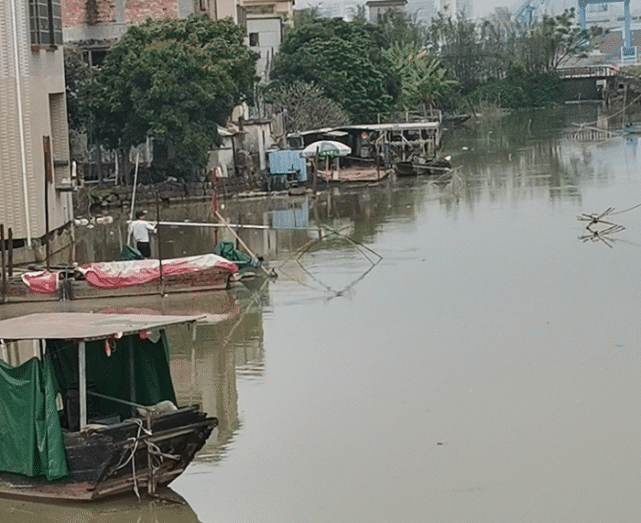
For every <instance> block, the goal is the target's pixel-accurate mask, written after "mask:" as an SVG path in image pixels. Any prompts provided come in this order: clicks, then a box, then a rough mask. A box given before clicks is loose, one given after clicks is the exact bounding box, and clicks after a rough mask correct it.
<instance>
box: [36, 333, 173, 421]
mask: <svg viewBox="0 0 641 523" xmlns="http://www.w3.org/2000/svg"><path fill="white" fill-rule="evenodd" d="M107 344H109V348H107ZM47 351H48V354H49V355H50V357H51V361H52V364H53V369H54V372H55V374H56V378H57V380H58V383H59V384H60V391H61V393H62V394H63V396H65V397H66V396H67V393H68V392H69V391H70V390H71V391H75V390H77V389H78V348H77V345H75V344H73V343H70V342H52V341H48V342H47ZM108 353H110V355H108ZM85 354H86V356H85V358H86V369H87V374H86V378H87V389H88V390H89V391H93V392H97V393H99V394H104V395H106V396H110V397H112V398H118V399H121V400H125V401H131V402H133V403H137V404H139V405H155V404H156V403H159V402H161V401H164V400H170V401H172V402H174V403H176V394H175V392H174V387H173V385H172V382H171V375H170V373H169V361H168V357H167V342H166V338H165V335H164V332H162V334H161V336H160V337H159V339H158V340H157V341H155V342H154V341H151V340H150V339H141V338H140V337H139V336H138V335H133V336H125V337H123V338H121V339H118V340H115V339H111V340H100V341H92V342H88V343H87V344H86V349H85ZM87 403H88V416H89V417H90V418H91V417H94V418H99V417H103V416H111V415H118V416H120V418H121V419H124V418H128V417H130V416H131V413H132V410H131V407H128V406H127V405H123V404H121V403H117V402H114V401H110V400H107V399H102V398H97V397H95V396H91V395H89V397H88V398H87Z"/></svg>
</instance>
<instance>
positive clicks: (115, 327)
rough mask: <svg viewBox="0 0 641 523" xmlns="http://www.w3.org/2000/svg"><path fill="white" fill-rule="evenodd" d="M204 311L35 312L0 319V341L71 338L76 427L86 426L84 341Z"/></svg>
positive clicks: (190, 321)
mask: <svg viewBox="0 0 641 523" xmlns="http://www.w3.org/2000/svg"><path fill="white" fill-rule="evenodd" d="M203 318H205V316H204V315H197V316H196V315H190V316H168V315H131V314H127V315H125V314H95V313H76V312H54V313H36V314H30V315H27V316H21V317H16V318H11V319H6V320H0V343H2V344H4V343H6V342H13V341H25V340H26V341H28V340H53V341H71V342H73V343H75V344H77V345H78V396H79V398H78V399H79V410H80V424H79V425H80V427H79V428H80V430H81V431H82V430H83V429H84V428H85V427H86V426H87V374H86V343H87V342H91V341H96V340H109V339H119V338H122V337H125V336H130V335H135V334H139V333H141V332H145V331H147V332H149V331H159V330H164V329H166V328H168V327H173V326H178V325H191V326H192V340H195V337H196V327H195V326H196V322H197V321H198V320H201V319H203Z"/></svg>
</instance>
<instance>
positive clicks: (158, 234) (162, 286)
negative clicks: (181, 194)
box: [156, 193, 165, 296]
mask: <svg viewBox="0 0 641 523" xmlns="http://www.w3.org/2000/svg"><path fill="white" fill-rule="evenodd" d="M159 223H160V199H159V197H158V193H156V241H157V243H158V269H159V270H160V295H161V296H164V295H165V278H164V277H163V272H162V249H161V247H160V228H159V227H158V224H159Z"/></svg>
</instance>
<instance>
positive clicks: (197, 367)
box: [167, 280, 269, 461]
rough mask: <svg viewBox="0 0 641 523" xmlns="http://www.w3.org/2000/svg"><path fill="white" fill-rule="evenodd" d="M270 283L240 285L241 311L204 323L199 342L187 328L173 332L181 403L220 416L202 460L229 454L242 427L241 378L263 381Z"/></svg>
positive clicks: (198, 332)
mask: <svg viewBox="0 0 641 523" xmlns="http://www.w3.org/2000/svg"><path fill="white" fill-rule="evenodd" d="M268 282H269V280H263V283H262V284H261V286H260V287H259V288H257V289H249V288H247V287H245V286H244V285H239V286H237V287H235V289H234V295H235V296H236V300H237V306H236V307H235V313H234V314H233V315H230V316H229V317H227V318H224V319H221V320H219V321H215V322H210V321H204V322H200V323H198V325H197V329H196V338H195V340H194V341H193V342H192V339H191V337H190V335H189V332H188V329H187V328H186V327H185V328H182V329H172V330H171V331H168V336H167V337H168V342H169V347H170V368H171V375H172V379H173V381H174V387H175V390H176V399H177V401H178V404H179V405H193V404H200V405H202V408H203V410H204V411H205V412H207V413H208V414H209V415H210V416H215V417H217V418H218V420H219V422H218V426H217V427H216V428H215V429H214V432H213V433H212V435H211V436H210V438H209V439H208V440H207V442H206V443H205V446H204V447H203V449H201V451H200V452H199V454H198V456H197V457H196V460H197V461H199V460H200V461H203V460H204V461H218V460H220V459H221V458H222V457H223V456H224V455H225V453H226V452H227V447H228V446H229V444H230V442H231V441H232V440H233V438H234V435H235V434H236V432H237V431H238V429H239V425H240V420H239V415H238V392H237V380H238V378H239V377H242V378H244V379H260V377H261V376H262V374H263V372H264V358H263V319H262V315H263V310H264V308H267V307H268V304H269V294H268V287H267V284H268Z"/></svg>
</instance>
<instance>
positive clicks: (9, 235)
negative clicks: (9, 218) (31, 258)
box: [7, 227, 13, 278]
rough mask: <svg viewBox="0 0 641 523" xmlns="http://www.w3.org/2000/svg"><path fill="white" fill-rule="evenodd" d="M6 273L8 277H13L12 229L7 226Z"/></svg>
mask: <svg viewBox="0 0 641 523" xmlns="http://www.w3.org/2000/svg"><path fill="white" fill-rule="evenodd" d="M7 243H8V246H7V247H8V249H7V255H8V256H7V274H8V275H9V278H12V277H13V229H12V228H11V227H9V229H8V230H7Z"/></svg>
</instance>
